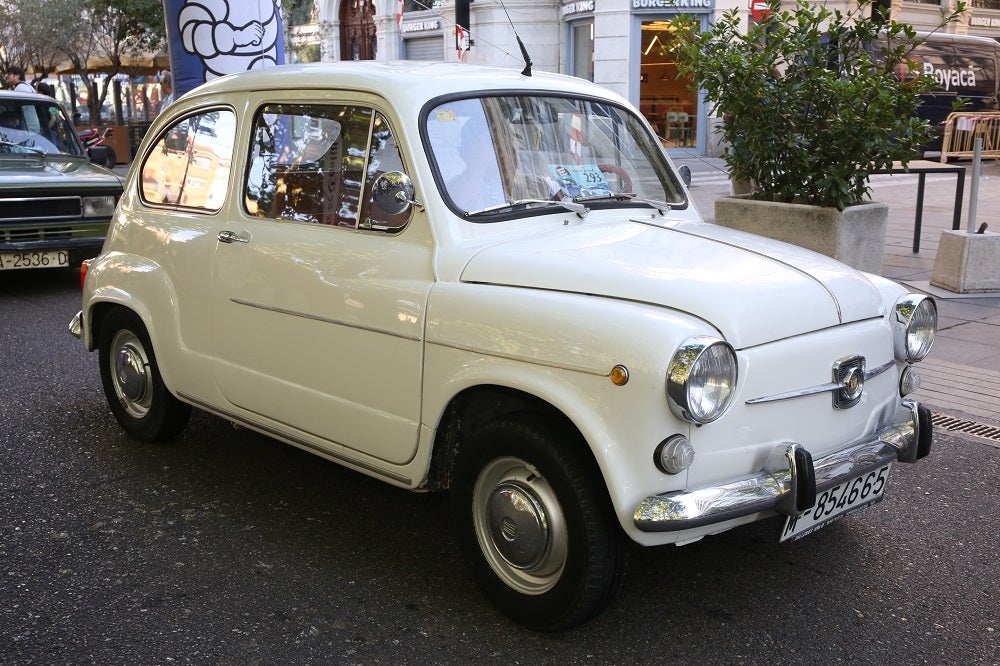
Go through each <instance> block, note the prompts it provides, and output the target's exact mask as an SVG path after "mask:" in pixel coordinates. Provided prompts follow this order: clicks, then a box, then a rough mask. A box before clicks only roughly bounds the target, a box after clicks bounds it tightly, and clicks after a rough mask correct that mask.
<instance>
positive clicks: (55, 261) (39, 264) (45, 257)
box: [0, 250, 69, 271]
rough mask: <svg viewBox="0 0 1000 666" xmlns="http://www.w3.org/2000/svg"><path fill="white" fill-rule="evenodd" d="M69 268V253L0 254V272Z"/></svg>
mask: <svg viewBox="0 0 1000 666" xmlns="http://www.w3.org/2000/svg"><path fill="white" fill-rule="evenodd" d="M60 266H69V252H67V251H66V250H54V251H50V252H0V271H10V270H14V269H17V268H58V267H60Z"/></svg>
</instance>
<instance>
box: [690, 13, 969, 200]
mask: <svg viewBox="0 0 1000 666" xmlns="http://www.w3.org/2000/svg"><path fill="white" fill-rule="evenodd" d="M964 8H965V6H964V3H961V2H960V3H959V4H958V8H957V9H956V11H955V12H953V13H952V14H949V15H946V16H943V17H942V20H941V24H940V25H939V26H938V29H940V28H941V27H943V26H944V25H946V24H947V23H950V22H952V21H955V20H956V19H957V17H958V15H959V14H960V13H961V12H962V11H964ZM883 11H884V10H883V9H882V8H881V7H878V6H873V5H872V3H871V0H860V1H859V3H858V5H857V7H856V8H855V9H853V10H852V11H850V12H846V13H844V12H841V11H840V10H830V9H827V8H826V7H825V6H823V5H819V4H813V3H809V2H806V1H805V0H798V2H797V3H796V5H795V7H794V8H793V9H790V10H784V11H782V10H781V9H780V3H779V2H778V0H772V4H771V13H770V17H769V19H768V20H765V21H763V22H761V23H755V22H751V24H750V25H749V26H748V29H747V30H746V32H742V31H741V21H740V18H739V15H738V13H737V12H736V10H731V11H728V12H726V13H725V14H724V15H723V16H722V17H721V18H720V19H719V20H718V21H716V22H715V23H714V24H713V25H712V26H711V28H710V29H709V30H707V31H705V32H699V31H698V25H697V23H696V22H694V21H693V20H692V19H691V18H690V17H679V18H677V19H675V20H674V22H673V23H674V26H675V28H676V29H677V30H678V34H679V37H680V39H679V40H678V42H679V47H678V69H679V71H680V74H681V75H682V76H684V75H687V76H691V77H692V79H693V80H694V84H695V87H697V88H698V89H700V90H702V91H703V92H704V95H705V99H706V101H707V102H708V103H709V104H711V105H713V106H714V108H715V112H716V113H717V114H719V115H721V116H722V118H723V122H722V123H721V125H720V126H719V130H718V131H720V132H721V133H722V138H723V142H724V144H725V152H724V154H723V158H724V160H725V161H726V164H727V165H728V167H729V172H730V176H731V177H732V178H733V179H734V180H739V181H743V182H747V183H751V184H752V185H753V188H754V192H753V194H751V196H752V197H753V198H757V199H769V200H774V201H784V202H799V203H807V204H813V205H818V206H830V207H836V208H837V209H839V210H843V209H844V208H845V207H846V206H849V205H851V204H854V203H857V202H860V201H864V200H866V199H868V198H869V197H870V194H871V188H870V186H869V184H868V182H869V177H870V176H871V174H872V173H873V172H875V171H877V170H880V169H889V168H891V167H892V165H893V162H894V161H900V162H902V163H903V164H906V163H907V162H908V161H909V160H910V159H912V158H913V157H914V156H915V155H916V154H917V151H918V149H919V148H920V146H921V145H923V144H924V143H926V142H927V140H928V139H929V138H930V137H931V128H930V126H929V125H928V123H927V122H926V121H924V120H920V119H919V118H917V117H916V110H917V107H918V106H919V104H920V102H921V98H920V95H921V93H926V92H929V91H930V90H932V89H933V88H934V87H935V82H934V79H933V78H932V77H930V76H928V75H925V74H923V73H922V72H921V71H919V69H918V68H917V65H916V63H915V62H913V61H912V60H910V58H909V55H910V53H911V52H912V51H913V49H914V47H915V46H916V45H918V44H920V43H922V41H923V39H921V38H920V37H919V36H918V35H917V33H916V32H915V31H914V29H913V28H912V27H911V26H909V25H907V24H902V23H897V22H895V21H893V20H890V19H888V17H887V16H885V14H884V13H883Z"/></svg>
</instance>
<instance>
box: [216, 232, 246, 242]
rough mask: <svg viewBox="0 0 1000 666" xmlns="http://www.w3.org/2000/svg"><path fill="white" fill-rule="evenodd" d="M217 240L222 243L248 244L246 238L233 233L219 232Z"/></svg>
mask: <svg viewBox="0 0 1000 666" xmlns="http://www.w3.org/2000/svg"><path fill="white" fill-rule="evenodd" d="M219 240H220V241H221V242H223V243H249V242H250V239H249V238H248V237H246V236H240V235H239V234H238V233H236V232H235V231H220V232H219Z"/></svg>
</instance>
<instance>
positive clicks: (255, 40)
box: [163, 0, 285, 97]
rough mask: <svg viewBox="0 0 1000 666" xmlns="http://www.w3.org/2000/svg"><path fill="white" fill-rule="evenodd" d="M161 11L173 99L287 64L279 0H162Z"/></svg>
mask: <svg viewBox="0 0 1000 666" xmlns="http://www.w3.org/2000/svg"><path fill="white" fill-rule="evenodd" d="M163 13H164V19H165V20H166V25H167V41H168V49H169V52H170V69H171V70H172V74H173V83H174V94H175V96H176V97H180V96H181V95H183V94H184V93H186V92H188V91H189V90H191V89H193V88H196V87H197V86H199V85H201V84H202V83H204V82H205V81H210V80H212V79H214V78H217V77H219V76H224V75H226V74H235V73H236V72H245V71H247V70H250V69H259V68H261V67H269V66H271V65H279V64H282V63H284V62H285V44H284V35H283V30H282V26H281V0H164V2H163Z"/></svg>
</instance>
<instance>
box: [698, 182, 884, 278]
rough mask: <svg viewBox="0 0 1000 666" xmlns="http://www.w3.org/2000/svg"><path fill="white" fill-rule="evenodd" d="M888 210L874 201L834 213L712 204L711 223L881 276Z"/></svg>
mask: <svg viewBox="0 0 1000 666" xmlns="http://www.w3.org/2000/svg"><path fill="white" fill-rule="evenodd" d="M888 219H889V206H888V205H887V204H884V203H879V202H869V203H861V204H856V205H854V206H849V207H847V208H846V209H845V210H844V211H843V212H841V211H839V210H837V209H836V208H825V207H821V206H807V205H803V204H789V203H780V202H775V201H757V200H755V199H748V198H745V197H719V198H718V199H716V200H715V223H716V224H718V225H720V226H723V227H729V228H731V229H739V230H740V231H747V232H750V233H753V234H757V235H759V236H765V237H767V238H773V239H775V240H780V241H784V242H786V243H791V244H793V245H798V246H799V247H804V248H807V249H809V250H813V251H815V252H819V253H820V254H825V255H827V256H828V257H833V258H834V259H837V260H838V261H842V262H844V263H845V264H847V265H848V266H852V267H853V268H857V269H858V270H862V271H865V272H868V273H875V274H880V273H881V272H882V251H883V249H884V248H885V229H886V223H887V222H888Z"/></svg>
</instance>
